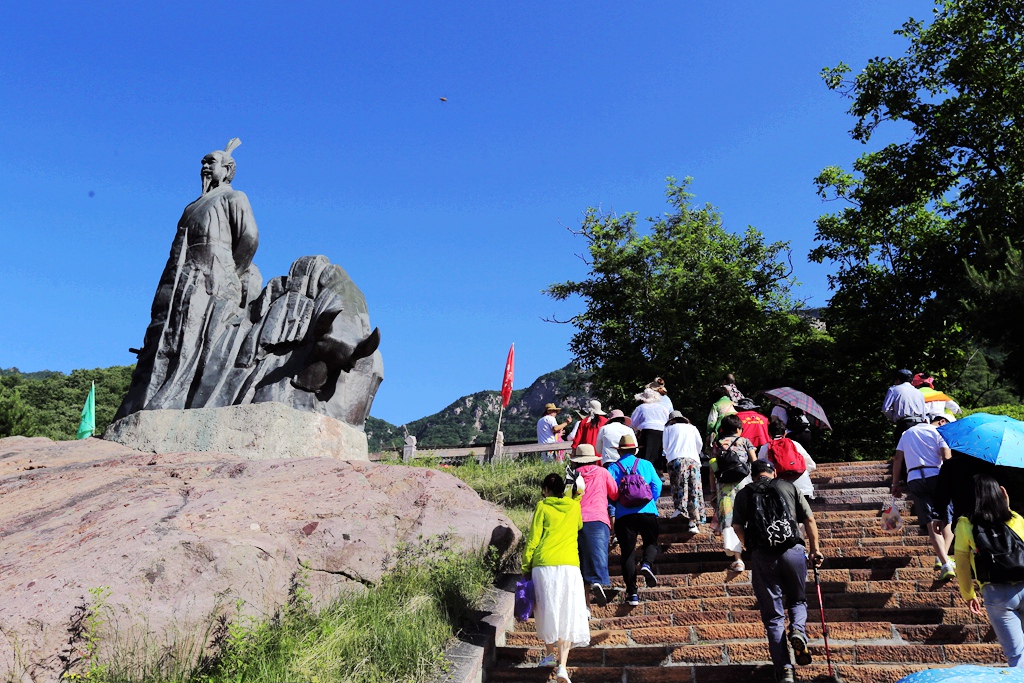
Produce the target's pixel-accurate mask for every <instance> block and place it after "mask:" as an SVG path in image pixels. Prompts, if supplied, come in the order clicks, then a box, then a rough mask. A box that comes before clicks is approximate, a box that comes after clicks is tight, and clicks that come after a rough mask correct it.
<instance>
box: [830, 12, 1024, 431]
mask: <svg viewBox="0 0 1024 683" xmlns="http://www.w3.org/2000/svg"><path fill="white" fill-rule="evenodd" d="M1022 19H1024V8H1022V6H1021V5H1020V4H1019V3H1009V2H1005V1H1000V2H995V1H992V0H955V1H954V0H950V1H940V2H937V3H936V7H935V9H934V16H933V19H932V21H931V22H930V23H928V24H926V23H925V22H923V21H918V20H915V19H910V20H908V21H907V22H906V23H905V24H904V25H903V26H902V28H901V29H899V30H897V31H896V34H897V35H900V36H902V37H904V38H906V39H907V41H908V44H907V49H906V53H905V54H903V55H901V56H899V57H879V58H875V59H871V60H869V61H868V63H867V65H866V66H865V67H864V69H863V70H862V71H861V72H860V73H858V74H857V75H856V76H855V77H854V78H852V79H851V78H849V75H850V74H851V69H850V67H849V66H847V65H846V64H842V63H841V64H839V65H838V66H836V67H833V68H826V69H825V70H824V71H823V72H822V76H823V78H824V80H825V82H826V84H827V86H828V87H829V88H830V89H832V90H834V91H837V92H840V93H842V94H843V95H845V96H847V97H849V98H850V100H851V106H850V114H852V115H853V116H854V117H855V119H856V123H855V124H854V127H853V129H852V130H851V131H850V134H851V136H852V137H853V139H855V140H858V141H860V142H862V143H865V144H867V143H870V142H871V141H872V140H873V137H874V136H875V134H876V133H877V132H878V131H879V130H880V129H881V128H883V127H885V128H887V129H888V132H889V133H890V134H891V135H902V136H904V139H903V140H901V141H899V142H893V143H890V144H887V145H884V146H882V147H881V148H880V149H878V150H875V151H869V152H866V153H865V154H863V155H861V156H860V157H859V158H858V159H857V160H856V161H855V162H854V163H853V169H852V172H849V171H845V170H843V169H841V168H838V167H835V166H832V167H828V168H826V169H824V170H823V171H822V172H821V174H820V175H819V176H818V178H817V179H816V184H817V188H818V193H819V195H820V196H821V197H822V198H823V199H825V200H829V201H838V202H839V203H841V204H842V205H843V206H842V208H840V209H839V210H837V211H836V212H834V213H831V214H828V215H824V216H822V217H821V218H819V219H818V221H817V233H816V241H817V242H818V246H817V247H816V248H815V249H814V250H813V251H812V252H811V257H810V258H811V260H812V261H816V262H819V263H821V262H825V261H829V262H832V263H833V264H834V265H835V266H836V270H835V272H834V273H833V274H832V275H831V276H830V278H829V281H830V285H831V287H832V289H833V290H834V294H833V296H832V298H831V300H830V302H829V308H828V311H827V313H826V316H825V319H826V321H827V323H828V329H829V333H830V334H831V335H832V336H833V338H834V340H835V353H836V356H837V358H838V359H839V362H840V367H838V368H837V372H838V373H839V374H840V375H841V376H843V377H846V378H856V379H855V381H852V382H850V383H849V386H847V387H846V394H847V396H848V398H849V400H850V403H851V404H853V405H856V404H860V405H864V406H865V407H866V409H865V410H863V411H861V414H860V415H849V417H850V418H851V420H852V421H853V424H852V425H851V426H852V427H853V428H854V429H855V430H856V431H858V432H861V433H864V434H875V433H879V432H881V431H882V430H884V429H885V423H884V421H883V420H882V419H881V416H880V415H879V414H878V410H877V405H876V404H878V402H879V397H880V396H881V392H882V391H883V390H884V387H885V386H886V385H887V384H889V381H888V380H889V375H890V374H891V372H892V371H893V370H894V369H895V368H896V367H903V366H907V367H913V368H915V369H923V370H927V371H929V372H931V373H932V374H934V375H935V376H936V377H938V378H939V379H940V382H944V384H941V386H943V387H945V388H952V387H951V385H950V383H952V382H956V381H957V380H958V379H959V378H961V377H964V376H965V373H966V371H967V369H968V363H969V360H970V359H971V358H972V357H973V355H974V354H973V351H974V350H975V349H976V347H977V345H978V343H979V341H988V342H992V341H996V342H997V343H1002V344H1017V345H1019V344H1020V336H1019V335H1016V336H1015V338H1014V339H1009V338H1008V337H1009V335H1003V336H1002V338H1001V339H994V338H993V337H992V336H991V335H985V337H987V339H981V340H979V339H978V337H979V333H984V332H985V331H986V329H985V326H983V325H982V324H981V323H982V320H981V318H980V317H979V316H978V315H977V314H973V315H972V311H977V310H979V309H978V307H977V306H976V305H970V302H972V301H973V302H977V301H980V300H982V299H984V298H985V297H989V298H990V299H991V298H992V297H993V296H996V291H997V290H998V291H999V292H1000V294H999V296H1003V295H1005V294H1006V292H1007V290H1008V289H1009V288H1012V287H1011V285H1012V286H1016V287H1018V288H1019V287H1020V285H1019V282H1020V281H1019V279H1016V280H1014V281H1013V282H1011V281H1009V280H1007V279H1006V278H1003V279H999V276H998V275H995V273H997V272H998V271H999V270H1000V269H1003V268H1005V267H1006V265H1007V264H1006V261H1005V259H1004V258H1003V250H1001V249H992V248H991V244H993V243H998V244H1000V245H1003V244H1008V245H1009V246H1011V247H1018V248H1019V246H1020V245H1021V244H1022V243H1024V212H1022V210H1024V128H1022V126H1021V124H1022V123H1024V121H1022V120H1021V119H1022V117H1024V31H1022V27H1024V26H1022ZM968 262H969V263H970V264H971V266H972V268H973V269H974V271H973V277H972V278H971V279H970V280H969V279H968V278H967V275H968V267H967V263H968ZM992 278H995V280H993V279H992ZM971 283H974V284H973V286H972V284H971ZM985 283H989V285H992V286H990V287H989V291H987V292H986V291H985V287H986V285H985ZM983 308H984V307H983ZM1014 324H1015V323H1012V322H1011V323H1009V325H1010V326H1013V325H1014ZM992 327H993V326H989V328H990V330H991V328H992ZM996 327H998V326H996ZM995 355H999V351H998V349H997V350H996V353H995ZM1010 358H1011V359H1013V358H1016V356H1015V355H1014V354H1011V355H1010ZM1009 365H1012V363H1010V362H1008V366H1009ZM1011 369H1012V368H1011ZM1021 369H1022V370H1024V364H1022V366H1021ZM1018 376H1021V377H1024V372H1020V373H1018Z"/></svg>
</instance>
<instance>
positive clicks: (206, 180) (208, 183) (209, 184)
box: [201, 173, 214, 194]
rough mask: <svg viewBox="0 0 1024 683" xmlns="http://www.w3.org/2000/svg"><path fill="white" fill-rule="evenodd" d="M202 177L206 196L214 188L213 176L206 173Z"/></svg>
mask: <svg viewBox="0 0 1024 683" xmlns="http://www.w3.org/2000/svg"><path fill="white" fill-rule="evenodd" d="M201 177H202V179H203V194H206V193H207V192H209V191H210V190H212V189H213V188H214V185H213V175H207V174H205V173H204V174H202V175H201Z"/></svg>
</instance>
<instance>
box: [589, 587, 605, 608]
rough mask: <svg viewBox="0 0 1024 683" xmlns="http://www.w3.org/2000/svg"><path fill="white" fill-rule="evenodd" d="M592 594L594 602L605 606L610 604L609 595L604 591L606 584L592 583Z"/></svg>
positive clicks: (599, 605)
mask: <svg viewBox="0 0 1024 683" xmlns="http://www.w3.org/2000/svg"><path fill="white" fill-rule="evenodd" d="M590 595H591V596H592V597H593V598H594V604H596V605H597V606H598V607H604V606H605V605H607V604H608V596H607V595H605V593H604V586H602V585H601V584H599V583H592V584H590Z"/></svg>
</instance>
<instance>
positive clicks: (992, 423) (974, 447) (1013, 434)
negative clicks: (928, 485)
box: [939, 413, 1024, 468]
mask: <svg viewBox="0 0 1024 683" xmlns="http://www.w3.org/2000/svg"><path fill="white" fill-rule="evenodd" d="M939 434H941V435H942V438H943V439H945V440H946V443H947V444H948V445H949V447H950V448H951V449H952V450H954V451H960V452H961V453H964V454H966V455H970V456H973V457H975V458H978V459H979V460H984V461H985V462H990V463H992V464H993V465H1002V466H1004V467H1022V468H1024V422H1021V421H1020V420H1014V419H1013V418H1012V417H1007V416H1006V415H990V414H989V413H974V414H973V415H968V416H967V417H965V418H963V419H961V420H957V421H956V422H950V423H949V424H945V425H942V426H941V427H939Z"/></svg>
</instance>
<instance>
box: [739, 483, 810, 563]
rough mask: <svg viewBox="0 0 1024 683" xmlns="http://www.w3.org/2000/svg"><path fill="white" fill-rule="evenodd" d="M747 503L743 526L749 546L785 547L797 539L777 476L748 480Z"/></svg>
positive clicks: (794, 524) (791, 517) (794, 522)
mask: <svg viewBox="0 0 1024 683" xmlns="http://www.w3.org/2000/svg"><path fill="white" fill-rule="evenodd" d="M747 489H749V490H750V493H749V494H748V495H749V496H750V507H749V508H748V512H747V523H746V526H745V533H746V541H747V545H748V547H750V548H762V549H767V550H786V549H788V548H792V547H793V546H794V545H796V544H797V543H798V542H799V539H800V531H799V529H797V526H796V519H794V517H793V514H792V511H791V510H790V509H789V504H788V503H787V502H786V499H785V498H784V497H783V495H782V494H781V493H780V492H779V480H778V479H769V480H763V479H761V480H758V481H755V482H753V483H752V484H747Z"/></svg>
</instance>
